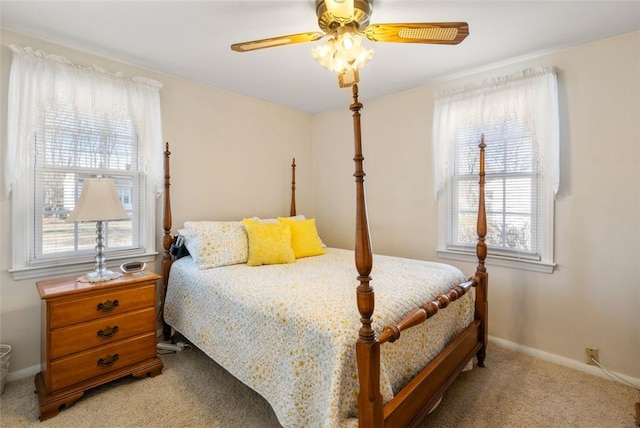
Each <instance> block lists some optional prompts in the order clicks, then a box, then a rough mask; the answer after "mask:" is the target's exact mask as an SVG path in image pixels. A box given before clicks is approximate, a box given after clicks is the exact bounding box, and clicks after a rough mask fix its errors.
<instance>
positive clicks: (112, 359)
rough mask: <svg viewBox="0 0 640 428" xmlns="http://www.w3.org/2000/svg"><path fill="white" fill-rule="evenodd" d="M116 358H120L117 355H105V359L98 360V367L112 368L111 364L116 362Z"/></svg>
mask: <svg viewBox="0 0 640 428" xmlns="http://www.w3.org/2000/svg"><path fill="white" fill-rule="evenodd" d="M118 358H120V356H119V355H118V354H114V355H107V358H100V359H99V360H98V367H109V366H112V365H113V363H115V362H116V361H118Z"/></svg>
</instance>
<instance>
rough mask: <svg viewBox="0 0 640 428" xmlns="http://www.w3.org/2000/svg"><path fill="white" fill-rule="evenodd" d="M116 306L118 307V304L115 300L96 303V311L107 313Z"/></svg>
mask: <svg viewBox="0 0 640 428" xmlns="http://www.w3.org/2000/svg"><path fill="white" fill-rule="evenodd" d="M118 306H120V302H118V301H117V300H114V301H113V302H112V301H111V300H107V301H106V302H104V303H98V310H99V311H101V312H109V311H112V310H114V309H115V308H117V307H118Z"/></svg>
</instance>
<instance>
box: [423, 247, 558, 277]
mask: <svg viewBox="0 0 640 428" xmlns="http://www.w3.org/2000/svg"><path fill="white" fill-rule="evenodd" d="M436 254H437V255H438V257H440V258H443V259H450V260H459V261H463V262H472V263H473V262H477V261H478V258H477V257H476V255H475V254H474V253H467V252H464V251H452V250H436ZM487 261H488V262H490V263H491V264H492V265H494V266H501V267H507V268H511V269H522V270H528V271H532V272H540V273H553V270H554V269H555V267H556V265H555V263H546V262H540V261H535V260H524V259H513V258H509V257H502V256H492V255H490V254H488V255H487Z"/></svg>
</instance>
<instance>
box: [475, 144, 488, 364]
mask: <svg viewBox="0 0 640 428" xmlns="http://www.w3.org/2000/svg"><path fill="white" fill-rule="evenodd" d="M478 147H480V174H479V176H480V181H479V185H480V190H479V197H478V223H477V231H478V243H477V245H476V255H477V257H478V267H477V268H476V273H475V279H476V281H477V282H478V285H477V286H476V307H475V318H476V319H477V320H480V321H481V322H482V328H481V329H480V338H479V340H480V342H481V343H482V347H481V348H480V350H478V352H477V353H476V358H477V359H478V366H480V367H484V359H485V356H486V353H487V338H488V321H489V320H488V315H489V303H488V286H489V274H487V269H486V267H485V264H484V261H485V259H486V258H487V244H486V243H485V237H486V236H487V213H486V208H485V198H484V185H485V171H484V149H485V147H487V145H486V144H485V143H484V134H482V135H481V136H480V145H479V146H478Z"/></svg>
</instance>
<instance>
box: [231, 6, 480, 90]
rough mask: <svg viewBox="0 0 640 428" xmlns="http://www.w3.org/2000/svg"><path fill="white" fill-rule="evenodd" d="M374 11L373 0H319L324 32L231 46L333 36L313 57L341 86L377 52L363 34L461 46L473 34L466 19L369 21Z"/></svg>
mask: <svg viewBox="0 0 640 428" xmlns="http://www.w3.org/2000/svg"><path fill="white" fill-rule="evenodd" d="M372 11H373V0H316V15H317V17H318V26H319V27H320V29H321V30H322V31H323V32H319V31H313V32H308V33H299V34H290V35H287V36H280V37H272V38H268V39H260V40H253V41H249V42H241V43H234V44H232V45H231V49H232V50H234V51H236V52H249V51H254V50H258V49H264V48H270V47H275V46H284V45H291V44H296V43H305V42H314V41H317V40H320V39H322V38H323V37H330V40H329V42H328V43H327V44H326V45H323V46H318V47H317V48H315V49H314V50H313V56H314V58H316V60H318V62H319V63H320V64H321V65H323V66H325V67H327V68H329V69H330V70H333V71H335V72H336V73H338V78H339V82H340V86H341V87H345V86H351V85H353V84H354V83H357V82H358V69H359V68H361V67H362V66H364V64H365V63H366V62H367V61H368V60H369V59H371V58H372V57H373V51H372V50H367V49H365V48H364V47H363V46H362V44H361V37H360V35H363V36H364V37H366V38H367V39H368V40H371V41H373V42H392V43H425V44H445V45H457V44H458V43H460V42H462V41H463V40H464V39H465V37H467V35H469V25H468V24H467V23H466V22H422V23H406V24H369V19H370V18H371V12H372Z"/></svg>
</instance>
